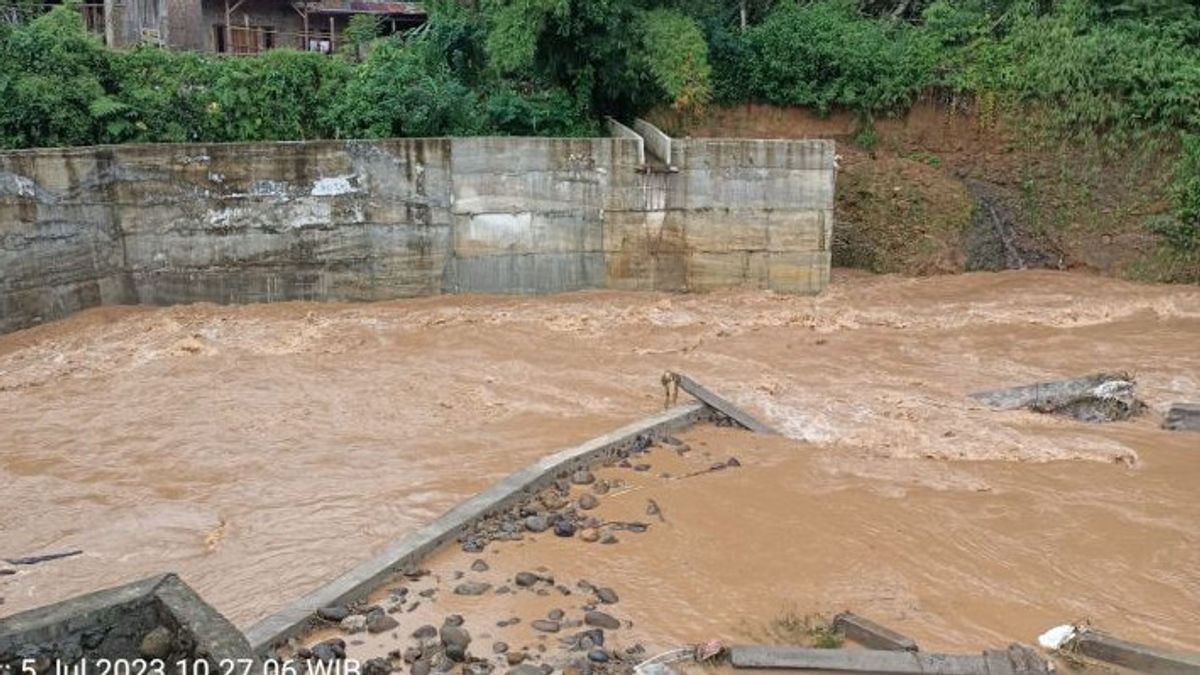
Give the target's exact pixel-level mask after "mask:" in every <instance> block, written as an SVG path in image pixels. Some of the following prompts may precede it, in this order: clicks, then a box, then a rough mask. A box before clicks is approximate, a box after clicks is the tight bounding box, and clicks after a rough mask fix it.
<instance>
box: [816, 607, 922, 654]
mask: <svg viewBox="0 0 1200 675" xmlns="http://www.w3.org/2000/svg"><path fill="white" fill-rule="evenodd" d="M833 627H834V629H835V630H837V631H839V632H841V634H842V635H845V636H846V638H847V639H849V640H852V641H854V642H857V643H858V644H860V645H862V646H864V647H869V648H871V649H883V650H888V651H900V652H915V651H919V649H918V648H917V643H916V642H915V641H914V640H913V639H912V638H910V637H907V636H904V635H901V634H899V633H897V632H896V631H894V630H892V629H890V628H886V627H884V626H881V625H879V624H877V623H875V622H874V621H871V620H870V619H864V618H863V617H861V616H859V615H857V614H854V613H852V612H842V613H841V614H838V615H837V616H835V617H834V618H833Z"/></svg>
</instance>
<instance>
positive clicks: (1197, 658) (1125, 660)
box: [1065, 630, 1200, 675]
mask: <svg viewBox="0 0 1200 675" xmlns="http://www.w3.org/2000/svg"><path fill="white" fill-rule="evenodd" d="M1065 648H1066V650H1068V651H1074V652H1076V653H1079V654H1082V655H1084V656H1086V657H1088V658H1092V659H1096V660H1097V661H1104V662H1105V663H1111V664H1113V665H1117V666H1121V667H1123V668H1130V669H1133V670H1136V671H1139V672H1142V673H1147V674H1148V675H1196V673H1200V654H1185V653H1180V652H1171V651H1167V650H1165V649H1159V648H1157V647H1150V646H1147V645H1140V644H1137V643H1134V642H1128V641H1125V640H1121V639H1120V638H1115V637H1113V636H1111V635H1109V634H1107V633H1103V632H1101V631H1096V630H1083V631H1080V633H1079V634H1078V635H1077V636H1076V637H1075V638H1074V639H1073V640H1071V641H1070V642H1068V643H1067V645H1066V647H1065Z"/></svg>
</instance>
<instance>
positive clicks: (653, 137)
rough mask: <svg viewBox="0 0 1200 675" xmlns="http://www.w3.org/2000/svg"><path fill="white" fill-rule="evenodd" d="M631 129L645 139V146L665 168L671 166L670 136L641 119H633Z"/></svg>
mask: <svg viewBox="0 0 1200 675" xmlns="http://www.w3.org/2000/svg"><path fill="white" fill-rule="evenodd" d="M633 130H634V131H636V132H637V133H638V135H639V136H641V137H642V138H643V139H644V140H645V143H646V145H645V148H646V150H648V151H649V152H650V154H652V155H654V156H655V157H657V158H658V159H659V160H660V161H662V163H663V164H665V165H666V166H667V168H668V169H669V168H671V137H670V136H668V135H666V134H665V133H663V131H662V130H661V129H659V128H658V127H656V126H654V125H653V124H651V123H649V122H647V121H646V120H643V119H636V120H634V121H633Z"/></svg>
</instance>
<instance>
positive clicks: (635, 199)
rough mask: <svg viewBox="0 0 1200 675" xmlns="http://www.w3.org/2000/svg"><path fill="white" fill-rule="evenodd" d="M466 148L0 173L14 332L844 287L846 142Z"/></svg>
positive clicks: (518, 142)
mask: <svg viewBox="0 0 1200 675" xmlns="http://www.w3.org/2000/svg"><path fill="white" fill-rule="evenodd" d="M672 144H673V148H672V154H673V155H675V156H676V157H677V160H676V163H677V165H678V166H679V170H678V172H677V173H656V172H654V171H652V170H649V169H647V167H646V166H645V164H644V162H643V158H644V147H643V142H642V140H641V139H640V138H636V137H629V136H628V135H624V136H623V137H621V138H597V139H553V138H459V139H446V138H435V139H399V140H386V141H369V142H368V141H314V142H295V143H256V144H216V145H201V144H189V145H144V146H114V147H94V148H74V149H45V150H31V151H21V152H12V153H5V154H0V332H6V331H11V330H15V329H18V328H22V327H26V326H30V325H33V324H36V323H38V322H41V321H45V320H50V319H54V318H58V317H62V316H66V315H68V314H70V313H72V312H75V311H78V310H80V309H83V308H87V307H94V306H98V305H103V304H127V303H146V304H174V303H186V302H198V301H211V302H217V303H250V302H273V301H284V300H351V301H365V300H382V299H389V298H397V297H409V296H420V295H430V294H435V293H442V292H452V293H456V292H483V293H544V292H558V291H570V290H576V289H582V288H602V287H614V288H630V289H655V290H667V291H692V290H708V289H715V288H726V287H737V286H744V287H753V288H773V289H776V290H781V291H788V292H817V291H819V290H820V289H821V288H823V286H824V285H825V283H826V282H827V279H828V266H829V252H828V242H829V239H830V236H829V230H830V228H831V226H832V198H833V174H834V172H833V148H832V144H831V143H827V142H821V141H817V142H813V141H800V142H783V141H692V140H687V141H672Z"/></svg>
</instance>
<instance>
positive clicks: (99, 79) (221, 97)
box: [0, 0, 1200, 277]
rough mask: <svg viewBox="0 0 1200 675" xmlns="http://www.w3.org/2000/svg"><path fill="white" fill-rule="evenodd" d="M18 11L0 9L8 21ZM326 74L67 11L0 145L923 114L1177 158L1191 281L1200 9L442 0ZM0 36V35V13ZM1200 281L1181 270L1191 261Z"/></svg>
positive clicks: (19, 38) (1164, 5)
mask: <svg viewBox="0 0 1200 675" xmlns="http://www.w3.org/2000/svg"><path fill="white" fill-rule="evenodd" d="M23 3H24V4H28V3H27V0H0V10H3V9H5V7H9V8H12V7H16V6H17V5H21V4H23ZM429 5H430V13H431V18H430V21H429V23H428V24H427V25H425V26H424V27H422V28H420V29H417V30H415V31H413V32H411V33H409V34H407V35H404V36H393V37H388V38H377V37H376V35H377V32H378V26H377V25H376V24H375V23H374V21H373V20H369V19H361V20H356V22H355V23H354V25H353V26H352V27H351V30H350V31H349V32H348V35H347V41H346V48H345V49H344V50H343V53H342V54H339V55H337V56H335V57H323V56H318V55H314V54H306V53H300V52H294V51H288V50H278V51H274V52H271V53H268V54H266V55H264V56H261V57H255V58H237V59H229V58H216V57H211V56H205V55H197V54H186V53H172V52H165V51H161V50H156V49H151V48H145V49H137V50H133V51H129V52H115V51H110V50H107V49H105V48H103V47H102V46H101V45H100V44H99V43H98V42H97V41H96V39H95V38H93V37H91V36H89V35H87V34H86V33H85V31H84V29H83V26H82V22H81V20H80V17H79V16H78V15H77V13H76V12H75V11H74V10H72V9H71V8H69V7H62V8H58V9H55V10H54V11H51V12H50V13H48V14H45V15H43V16H41V17H39V18H36V19H34V20H32V21H28V22H25V23H16V24H12V23H4V22H2V21H0V100H3V101H4V105H3V106H0V147H2V148H21V147H30V146H54V145H76V144H91V143H125V142H160V141H171V142H174V141H249V140H274V139H307V138H349V137H382V136H412V135H441V134H547V135H549V134H552V135H586V134H594V133H598V132H599V130H600V121H601V120H602V119H603V117H604V116H605V115H613V116H616V117H619V118H629V117H632V116H633V115H635V114H638V113H642V112H644V111H646V110H649V109H651V108H655V107H660V106H668V105H669V106H673V107H674V108H675V109H676V110H679V111H682V112H685V113H686V112H692V111H702V110H703V109H705V108H706V107H707V106H710V105H711V104H713V103H720V104H734V103H742V102H750V101H757V102H765V103H771V104H775V105H781V106H804V107H809V108H812V109H815V110H817V111H819V112H821V113H828V112H831V111H835V110H849V111H851V112H854V113H856V114H857V115H859V118H860V120H861V124H860V127H859V132H858V134H857V136H856V139H857V141H858V143H859V144H860V145H861V146H863V147H866V148H873V147H874V146H875V144H876V143H878V140H879V137H878V135H877V134H876V133H875V129H874V120H876V119H880V118H882V117H886V116H888V115H894V114H901V113H903V112H904V111H905V110H906V108H907V107H908V106H910V105H911V104H912V103H913V102H914V101H915V100H917V98H918V97H934V98H937V99H940V100H944V101H946V102H948V103H951V104H953V105H955V106H965V107H968V108H970V109H972V110H974V112H975V113H976V114H977V115H978V116H979V117H980V119H981V120H983V121H985V122H986V121H988V120H997V121H999V120H1001V119H1011V118H1013V117H1019V118H1021V119H1022V120H1023V123H1024V124H1030V125H1036V127H1037V130H1038V131H1039V132H1040V133H1041V134H1043V135H1044V137H1045V138H1046V139H1049V140H1050V141H1051V142H1052V143H1071V144H1079V145H1084V146H1089V147H1098V146H1103V147H1107V148H1110V149H1112V150H1115V151H1116V152H1122V151H1123V149H1126V148H1131V147H1137V148H1141V149H1143V150H1144V149H1146V148H1150V149H1152V150H1153V151H1155V152H1168V153H1177V154H1178V156H1179V157H1180V159H1179V161H1178V166H1177V170H1176V172H1175V177H1174V183H1173V187H1172V188H1171V189H1170V195H1171V197H1172V198H1173V204H1174V212H1173V214H1172V215H1171V216H1170V217H1169V218H1156V219H1154V220H1153V222H1151V223H1149V224H1148V225H1147V227H1148V229H1150V230H1151V231H1152V232H1155V233H1157V234H1158V235H1159V236H1160V237H1161V240H1162V241H1163V242H1165V244H1166V245H1167V246H1168V247H1169V249H1170V254H1171V255H1173V256H1176V257H1178V259H1179V260H1180V261H1182V262H1181V263H1180V264H1181V265H1182V268H1181V269H1184V270H1191V271H1190V272H1185V273H1184V274H1183V276H1184V277H1186V276H1188V274H1192V273H1195V274H1196V275H1197V276H1200V271H1196V270H1197V269H1198V268H1200V265H1198V264H1196V262H1195V261H1196V259H1197V258H1198V257H1200V234H1198V230H1200V141H1197V140H1196V139H1197V138H1200V11H1198V9H1197V7H1198V6H1200V3H1197V2H1195V1H1187V0H474V1H473V2H460V1H458V0H432V1H431V2H430V3H429ZM0 16H3V14H2V13H0ZM1189 261H1190V262H1189Z"/></svg>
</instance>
